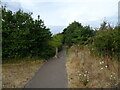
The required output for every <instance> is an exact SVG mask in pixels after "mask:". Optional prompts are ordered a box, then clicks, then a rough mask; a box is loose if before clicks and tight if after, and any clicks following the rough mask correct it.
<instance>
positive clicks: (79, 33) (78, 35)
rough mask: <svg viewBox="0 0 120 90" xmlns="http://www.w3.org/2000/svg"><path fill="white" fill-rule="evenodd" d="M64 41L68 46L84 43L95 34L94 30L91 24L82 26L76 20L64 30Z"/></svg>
mask: <svg viewBox="0 0 120 90" xmlns="http://www.w3.org/2000/svg"><path fill="white" fill-rule="evenodd" d="M63 34H64V43H65V44H66V45H68V46H72V45H73V44H78V45H82V44H84V43H85V41H87V40H88V38H89V37H92V36H93V35H94V31H93V30H92V28H90V27H89V26H82V25H81V23H79V22H76V21H74V22H73V23H71V24H70V25H69V26H68V27H67V28H65V29H64V31H63Z"/></svg>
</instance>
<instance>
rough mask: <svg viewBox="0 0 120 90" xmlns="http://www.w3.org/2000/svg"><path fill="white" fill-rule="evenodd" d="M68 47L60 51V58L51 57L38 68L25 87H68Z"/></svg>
mask: <svg viewBox="0 0 120 90" xmlns="http://www.w3.org/2000/svg"><path fill="white" fill-rule="evenodd" d="M65 63H66V49H65V47H63V50H62V51H61V52H60V53H59V58H56V59H51V60H49V61H48V62H47V63H46V64H44V65H43V67H41V68H40V70H38V72H37V73H36V75H35V76H34V77H33V78H32V79H31V80H30V81H29V82H28V83H27V84H26V85H25V88H67V73H66V67H65Z"/></svg>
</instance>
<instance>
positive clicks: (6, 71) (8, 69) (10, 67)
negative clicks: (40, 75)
mask: <svg viewBox="0 0 120 90" xmlns="http://www.w3.org/2000/svg"><path fill="white" fill-rule="evenodd" d="M43 63H44V62H43V61H42V60H37V61H23V62H19V63H14V64H3V65H2V72H3V75H2V78H3V80H2V81H3V82H2V87H3V88H22V87H24V85H25V84H26V83H27V82H28V81H29V80H30V79H31V78H32V77H33V76H34V74H35V72H36V71H37V70H38V69H39V68H40V67H41V66H42V65H43Z"/></svg>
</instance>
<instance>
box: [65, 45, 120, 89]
mask: <svg viewBox="0 0 120 90" xmlns="http://www.w3.org/2000/svg"><path fill="white" fill-rule="evenodd" d="M74 51H75V48H74V47H72V48H71V49H70V50H69V55H68V57H67V64H66V67H67V73H68V87H69V88H112V87H116V86H117V85H118V83H120V79H118V62H117V61H112V60H110V59H108V58H103V57H101V58H98V57H94V56H91V55H90V53H89V51H88V50H87V49H84V50H81V49H79V50H78V57H76V56H75V53H74ZM81 54H84V56H85V60H84V62H85V63H84V64H83V63H82V61H81Z"/></svg>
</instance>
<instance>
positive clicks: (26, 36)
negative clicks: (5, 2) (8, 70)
mask: <svg viewBox="0 0 120 90" xmlns="http://www.w3.org/2000/svg"><path fill="white" fill-rule="evenodd" d="M31 15H32V13H25V12H23V11H21V10H19V11H17V12H15V13H13V12H12V11H10V10H7V9H6V8H5V7H2V57H3V59H8V58H23V57H26V56H39V57H42V58H49V57H51V56H52V55H53V54H54V53H55V51H54V50H53V48H52V46H50V45H49V40H50V39H51V35H52V34H51V32H50V30H49V29H48V28H46V26H45V25H44V22H43V21H42V20H41V19H40V16H39V15H38V19H37V20H33V18H32V17H31Z"/></svg>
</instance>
